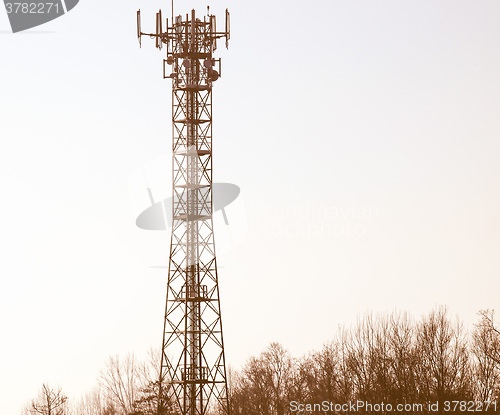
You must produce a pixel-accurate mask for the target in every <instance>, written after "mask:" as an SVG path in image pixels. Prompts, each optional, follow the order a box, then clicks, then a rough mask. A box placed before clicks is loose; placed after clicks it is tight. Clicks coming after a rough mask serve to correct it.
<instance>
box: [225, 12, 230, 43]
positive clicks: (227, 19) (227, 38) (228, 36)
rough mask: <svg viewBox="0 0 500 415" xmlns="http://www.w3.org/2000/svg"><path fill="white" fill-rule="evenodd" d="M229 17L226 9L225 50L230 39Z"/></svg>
mask: <svg viewBox="0 0 500 415" xmlns="http://www.w3.org/2000/svg"><path fill="white" fill-rule="evenodd" d="M229 17H230V16H229V10H228V9H226V49H227V48H228V47H229V39H231V22H230V19H229Z"/></svg>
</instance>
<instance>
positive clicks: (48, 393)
mask: <svg viewBox="0 0 500 415" xmlns="http://www.w3.org/2000/svg"><path fill="white" fill-rule="evenodd" d="M67 400H68V398H67V397H66V396H65V395H64V394H63V392H62V390H61V388H58V389H51V388H49V386H48V385H46V384H45V383H44V384H43V385H42V390H41V391H40V393H39V395H38V398H36V399H34V400H33V401H31V405H30V408H29V409H28V413H29V414H32V415H35V414H38V415H65V414H66V410H67V408H66V402H67Z"/></svg>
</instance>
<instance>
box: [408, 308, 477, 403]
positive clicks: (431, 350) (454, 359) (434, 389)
mask: <svg viewBox="0 0 500 415" xmlns="http://www.w3.org/2000/svg"><path fill="white" fill-rule="evenodd" d="M416 347H417V353H418V355H417V365H416V371H417V374H418V376H419V380H418V387H419V390H421V391H422V393H421V397H422V398H423V399H425V400H427V399H428V400H431V399H437V400H439V401H444V400H453V399H460V400H466V399H469V398H470V399H472V390H473V387H472V379H471V367H470V361H469V356H468V347H467V341H466V338H465V335H464V332H463V327H462V325H461V324H459V323H458V322H457V324H456V325H454V326H453V325H452V323H451V321H450V320H449V318H448V316H447V310H446V308H445V307H442V308H440V309H438V310H437V311H432V312H431V313H430V314H429V316H427V317H425V318H423V320H422V322H421V323H420V325H419V327H418V333H417V345H416Z"/></svg>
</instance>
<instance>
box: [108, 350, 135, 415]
mask: <svg viewBox="0 0 500 415" xmlns="http://www.w3.org/2000/svg"><path fill="white" fill-rule="evenodd" d="M98 381H99V385H100V386H101V387H102V389H103V391H104V392H105V395H106V398H107V399H108V401H110V402H111V403H112V406H113V407H115V408H116V410H117V414H119V415H127V414H129V413H131V412H133V410H134V402H135V400H136V399H137V397H138V393H139V389H140V387H141V368H140V365H139V363H138V362H137V361H136V359H135V357H134V355H132V354H128V355H127V356H126V357H125V359H124V360H120V358H119V356H115V357H109V359H108V361H107V362H106V367H105V368H104V370H102V371H101V372H100V376H99V379H98Z"/></svg>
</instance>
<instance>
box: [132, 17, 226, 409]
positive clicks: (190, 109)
mask: <svg viewBox="0 0 500 415" xmlns="http://www.w3.org/2000/svg"><path fill="white" fill-rule="evenodd" d="M137 35H138V37H139V41H140V40H141V37H142V36H143V35H147V36H150V37H151V38H155V39H156V47H157V48H159V49H161V48H162V47H163V46H166V51H167V59H164V61H163V77H164V78H171V79H172V136H173V143H172V151H173V154H172V167H173V172H172V173H173V174H172V178H173V186H172V187H173V226H172V239H171V244H170V260H169V271H168V285H167V299H166V307H165V321H164V331H163V343H162V355H161V371H160V380H159V395H158V396H159V406H158V409H159V411H158V412H159V413H174V414H182V415H204V414H213V413H217V414H229V405H228V395H227V380H226V368H225V358H224V342H223V337H222V322H221V312H220V301H219V286H218V278H217V261H216V256H215V245H214V235H213V221H212V213H213V207H212V85H213V82H214V81H216V80H217V79H218V78H219V76H220V64H221V61H220V59H215V58H214V57H213V52H214V50H215V49H216V47H217V40H218V39H220V38H222V37H224V38H225V39H226V47H227V43H228V40H229V13H228V11H227V10H226V22H225V30H224V31H223V32H217V30H216V19H215V16H214V15H206V16H204V17H203V18H202V19H200V18H197V17H196V15H195V11H194V10H192V11H191V14H190V15H189V14H187V15H185V16H180V15H179V16H176V17H175V19H174V18H173V12H172V20H171V22H170V24H169V21H168V19H167V20H166V30H165V31H164V30H163V28H162V16H161V10H160V11H159V12H158V13H157V15H156V33H143V32H142V31H141V24H140V10H139V11H138V12H137ZM169 65H171V66H172V71H171V73H170V74H168V75H167V71H166V68H168V66H169Z"/></svg>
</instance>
